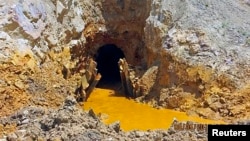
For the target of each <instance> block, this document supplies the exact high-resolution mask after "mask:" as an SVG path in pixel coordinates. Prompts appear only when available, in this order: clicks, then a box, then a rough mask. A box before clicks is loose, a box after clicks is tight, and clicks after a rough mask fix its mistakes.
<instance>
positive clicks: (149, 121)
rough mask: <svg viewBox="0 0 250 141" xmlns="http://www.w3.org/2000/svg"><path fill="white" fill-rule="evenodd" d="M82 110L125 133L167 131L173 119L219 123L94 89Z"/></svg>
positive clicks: (111, 91) (104, 90) (105, 90)
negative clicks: (115, 125)
mask: <svg viewBox="0 0 250 141" xmlns="http://www.w3.org/2000/svg"><path fill="white" fill-rule="evenodd" d="M84 109H85V110H89V109H93V110H94V112H95V113H96V114H97V115H103V116H101V117H105V118H104V119H103V122H104V123H106V124H110V123H113V122H115V121H120V124H121V128H122V129H123V130H125V131H129V130H134V129H139V130H148V129H168V128H169V127H170V125H171V124H172V121H173V120H174V119H177V120H178V121H194V122H197V123H204V124H209V123H213V124H215V123H216V124H218V123H223V122H221V121H213V120H207V119H202V118H199V117H191V116H187V115H186V113H184V112H178V111H174V110H168V109H156V108H153V107H151V106H150V105H147V104H142V103H137V102H135V101H134V100H131V99H128V98H126V97H124V96H123V95H122V94H120V93H116V92H115V91H114V90H109V89H100V88H95V89H94V91H93V92H92V93H91V95H90V97H89V99H88V101H87V102H85V103H84Z"/></svg>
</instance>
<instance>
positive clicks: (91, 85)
mask: <svg viewBox="0 0 250 141" xmlns="http://www.w3.org/2000/svg"><path fill="white" fill-rule="evenodd" d="M101 77H102V76H101V74H100V73H98V74H97V75H96V76H95V79H94V81H93V82H92V83H91V84H90V86H89V87H88V88H87V90H86V98H85V101H87V99H88V97H89V95H90V93H91V92H92V91H93V89H94V88H95V87H96V85H97V84H98V82H99V81H100V79H101Z"/></svg>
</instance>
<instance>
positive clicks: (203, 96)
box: [0, 0, 250, 119]
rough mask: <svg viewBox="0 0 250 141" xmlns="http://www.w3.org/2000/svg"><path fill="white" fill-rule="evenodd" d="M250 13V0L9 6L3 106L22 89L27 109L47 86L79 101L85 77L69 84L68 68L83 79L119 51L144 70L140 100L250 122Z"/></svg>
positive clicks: (101, 0) (3, 31)
mask: <svg viewBox="0 0 250 141" xmlns="http://www.w3.org/2000/svg"><path fill="white" fill-rule="evenodd" d="M249 14H250V7H249V0H221V1H213V0H211V1H206V0H200V1H195V0H190V1H186V0H175V1H169V0H137V1H134V0H94V1H80V0H69V1H65V0H46V1H42V2H41V1H39V0H25V1H22V0H9V1H3V0H1V2H0V62H1V63H2V65H3V64H4V65H3V66H1V67H2V68H3V69H1V71H2V72H5V73H7V72H6V71H4V70H6V69H8V70H9V72H13V73H11V74H8V76H9V78H3V79H0V82H1V83H0V86H2V89H0V92H2V93H5V94H6V95H5V96H4V98H1V99H5V98H6V96H7V97H8V94H9V92H8V91H6V89H7V88H8V89H12V88H13V87H15V90H16V89H20V90H16V91H19V93H20V91H22V92H23V93H25V94H23V95H25V96H24V97H25V98H23V99H25V100H23V104H24V105H25V103H26V104H27V103H28V102H27V101H29V98H30V95H29V93H30V92H31V93H32V92H33V93H35V92H36V91H37V89H40V88H41V89H43V88H42V87H40V85H42V84H43V83H45V82H51V83H53V82H54V83H56V84H58V85H55V86H54V87H53V88H51V89H53V90H51V91H50V92H49V93H47V92H48V91H46V90H43V91H42V92H46V93H47V95H49V94H50V93H53V92H58V93H59V91H60V90H59V87H60V86H64V85H65V86H66V85H67V86H68V87H67V88H66V89H65V95H67V94H68V93H72V94H73V93H74V87H75V85H77V84H76V83H77V82H76V81H78V80H79V79H80V78H78V77H76V76H70V75H69V76H68V75H67V78H68V77H71V78H69V79H68V80H67V79H66V80H65V79H63V76H64V77H65V74H62V73H63V71H62V70H63V68H66V70H73V71H74V72H73V73H72V75H74V74H75V75H77V74H78V73H79V72H80V69H81V67H82V66H84V63H85V61H86V58H95V56H96V55H97V51H98V49H99V48H100V47H102V46H104V45H106V44H114V45H116V46H117V47H118V48H120V49H121V50H122V51H123V52H124V55H125V58H126V60H127V62H128V63H129V64H130V65H131V66H133V67H136V68H140V73H138V74H135V75H136V77H138V79H139V81H141V82H143V83H142V85H143V86H144V87H143V88H144V90H143V95H142V96H141V97H139V98H138V100H140V101H147V102H149V103H152V104H154V105H155V106H162V107H167V108H174V109H177V110H181V111H188V112H189V113H190V114H198V115H199V116H203V117H208V118H224V119H225V118H228V119H234V118H235V117H240V118H249V117H247V115H249V114H248V113H249V112H250V109H249V107H250V106H249V99H250V97H249V96H248V94H249V92H250V90H249V87H250V86H249V78H250V70H249V68H250V64H249V62H250V31H249V30H250V19H249V18H248V17H249ZM8 65H10V66H13V65H14V66H15V67H8ZM18 68H19V69H21V70H28V72H29V73H30V74H32V75H33V76H32V78H33V79H32V80H31V79H29V75H30V74H29V73H27V72H26V73H24V72H23V73H21V74H22V76H21V79H20V81H19V78H18V80H15V79H14V77H16V76H18V77H20V73H18V72H19V71H17V70H18ZM47 70H53V71H52V72H51V73H49V74H46V72H45V71H47ZM21 72H22V71H21ZM2 74H4V73H2ZM41 74H42V75H41ZM34 75H35V76H34ZM36 75H37V76H36ZM39 75H40V76H44V75H47V76H46V77H45V78H46V79H45V78H44V80H39V78H40V77H39ZM3 76H6V75H3ZM23 76H25V77H23ZM10 77H11V79H10ZM26 77H27V78H26ZM61 77H62V78H61ZM12 78H13V80H12ZM34 78H36V79H34ZM47 78H48V79H47ZM49 78H51V80H50V79H49ZM7 79H9V80H11V81H13V83H11V82H10V81H9V80H7ZM59 80H60V82H59ZM152 80H153V81H152ZM62 82H63V83H62ZM25 84H27V85H28V84H29V85H31V84H32V86H34V88H36V89H29V90H28V91H26V85H25ZM12 86H13V87H12ZM43 86H44V87H45V86H46V87H49V86H50V84H44V85H43ZM23 89H25V90H23ZM15 90H13V91H15ZM26 95H27V96H26ZM58 96H59V94H58ZM13 97H15V99H16V101H17V102H16V103H18V100H19V98H18V97H16V96H13ZM42 97H43V96H42ZM45 99H46V100H47V101H50V100H51V99H53V98H50V97H49V96H47V97H46V98H45ZM46 100H45V101H46ZM24 101H26V102H24ZM34 101H35V100H34ZM62 101H63V97H61V100H59V102H58V105H60V102H62ZM34 103H36V102H34ZM45 103H46V102H45ZM40 105H42V104H41V103H40ZM56 105H57V104H56ZM19 106H20V105H19ZM21 106H22V104H21ZM2 107H4V108H2V109H8V108H6V106H4V105H2ZM15 109H18V108H15ZM7 111H8V110H7ZM2 115H5V114H2Z"/></svg>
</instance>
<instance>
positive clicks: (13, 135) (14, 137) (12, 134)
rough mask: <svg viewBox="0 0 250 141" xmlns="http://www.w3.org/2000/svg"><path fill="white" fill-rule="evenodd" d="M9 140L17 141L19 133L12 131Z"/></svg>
mask: <svg viewBox="0 0 250 141" xmlns="http://www.w3.org/2000/svg"><path fill="white" fill-rule="evenodd" d="M7 140H8V141H16V140H17V135H16V134H15V133H10V134H8V136H7Z"/></svg>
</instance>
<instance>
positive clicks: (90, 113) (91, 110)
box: [88, 109, 97, 119]
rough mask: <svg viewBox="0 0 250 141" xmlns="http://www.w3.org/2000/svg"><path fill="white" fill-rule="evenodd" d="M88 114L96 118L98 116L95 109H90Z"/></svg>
mask: <svg viewBox="0 0 250 141" xmlns="http://www.w3.org/2000/svg"><path fill="white" fill-rule="evenodd" d="M88 114H89V115H90V116H91V117H93V118H94V119H97V116H96V114H95V112H94V111H93V109H90V110H89V113H88Z"/></svg>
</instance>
